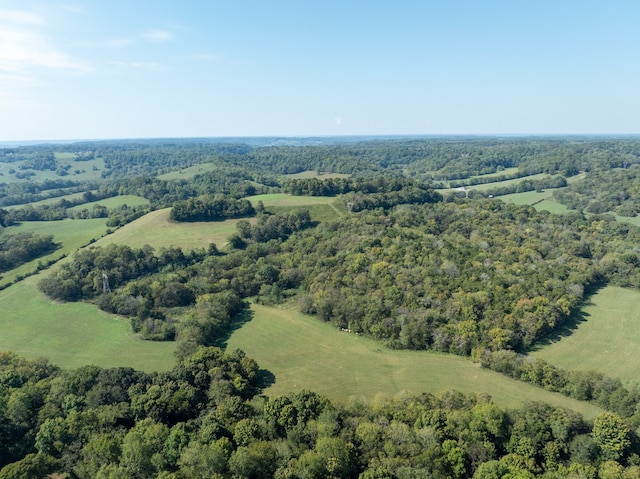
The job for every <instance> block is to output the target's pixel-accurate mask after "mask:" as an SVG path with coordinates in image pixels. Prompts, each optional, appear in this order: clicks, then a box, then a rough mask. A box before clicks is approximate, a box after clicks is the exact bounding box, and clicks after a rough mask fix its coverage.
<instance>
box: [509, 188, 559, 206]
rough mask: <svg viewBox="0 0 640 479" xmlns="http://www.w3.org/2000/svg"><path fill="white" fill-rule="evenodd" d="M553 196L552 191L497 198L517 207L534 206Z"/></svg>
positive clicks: (514, 194)
mask: <svg viewBox="0 0 640 479" xmlns="http://www.w3.org/2000/svg"><path fill="white" fill-rule="evenodd" d="M552 196H553V194H552V193H551V192H550V191H525V192H523V193H511V194H510V195H502V196H497V198H498V199H499V200H502V201H504V202H505V203H514V204H516V205H533V204H536V203H540V202H542V201H544V200H546V199H548V198H550V197H552Z"/></svg>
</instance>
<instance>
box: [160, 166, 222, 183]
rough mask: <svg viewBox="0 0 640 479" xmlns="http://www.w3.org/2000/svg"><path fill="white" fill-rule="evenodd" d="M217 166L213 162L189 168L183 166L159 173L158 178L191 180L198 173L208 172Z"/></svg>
mask: <svg viewBox="0 0 640 479" xmlns="http://www.w3.org/2000/svg"><path fill="white" fill-rule="evenodd" d="M216 168H217V166H216V165H214V164H213V163H201V164H199V165H193V166H189V167H188V168H182V169H181V170H176V171H170V172H169V173H165V174H163V175H158V178H160V179H162V180H190V179H191V178H193V177H194V176H196V175H200V174H202V173H208V172H210V171H213V170H215V169H216Z"/></svg>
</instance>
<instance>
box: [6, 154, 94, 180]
mask: <svg viewBox="0 0 640 479" xmlns="http://www.w3.org/2000/svg"><path fill="white" fill-rule="evenodd" d="M55 157H56V160H57V162H58V164H59V165H60V166H68V170H67V174H66V175H64V176H60V175H59V174H58V173H56V172H55V171H51V170H20V165H22V164H23V163H25V161H28V160H22V161H15V162H11V163H5V162H0V173H2V175H1V176H0V182H3V183H13V182H21V181H22V182H23V181H25V179H23V178H18V177H16V173H21V172H22V173H24V171H31V172H33V173H34V175H33V176H31V177H30V178H29V181H32V182H39V181H45V180H60V179H65V180H73V181H95V180H99V179H101V177H102V176H101V175H102V172H103V171H104V170H105V166H104V160H103V159H102V158H95V159H93V160H88V161H75V159H74V158H75V156H74V155H72V154H69V153H55ZM12 170H13V171H14V173H10V171H12Z"/></svg>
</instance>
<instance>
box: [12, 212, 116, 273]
mask: <svg viewBox="0 0 640 479" xmlns="http://www.w3.org/2000/svg"><path fill="white" fill-rule="evenodd" d="M5 231H6V232H7V233H8V234H13V233H35V234H40V235H45V234H51V235H53V240H54V241H55V242H56V243H60V244H61V246H60V248H58V249H57V250H55V251H53V252H52V253H49V254H48V255H45V256H42V257H40V258H37V259H35V260H33V261H29V262H28V263H25V264H23V265H21V266H19V267H17V268H15V269H12V270H11V271H7V272H6V273H3V274H2V278H1V279H0V285H3V284H7V283H8V282H11V281H13V280H14V279H15V278H16V277H18V276H24V275H26V274H28V273H31V272H32V271H34V269H35V268H36V266H37V264H38V263H39V262H42V263H46V262H48V261H50V260H55V259H58V258H61V257H62V256H63V255H70V254H72V253H73V252H75V251H76V250H77V249H78V248H80V247H82V246H84V245H86V244H88V243H89V242H91V241H92V240H95V239H98V238H100V237H101V236H104V235H105V234H106V232H107V226H106V224H105V219H104V218H93V219H86V220H60V221H24V222H22V223H20V224H18V225H16V226H11V227H9V228H6V229H5Z"/></svg>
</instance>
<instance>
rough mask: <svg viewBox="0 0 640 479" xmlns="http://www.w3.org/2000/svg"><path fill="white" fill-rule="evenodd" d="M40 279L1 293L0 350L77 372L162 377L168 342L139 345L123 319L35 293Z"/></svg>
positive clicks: (168, 355)
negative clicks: (109, 370)
mask: <svg viewBox="0 0 640 479" xmlns="http://www.w3.org/2000/svg"><path fill="white" fill-rule="evenodd" d="M43 274H47V273H46V272H44V273H40V274H38V275H35V276H31V277H29V278H27V279H25V280H23V281H20V282H19V283H17V284H14V285H12V286H10V287H8V288H7V289H5V290H3V291H0V304H2V315H0V350H3V351H14V352H15V353H18V354H20V355H22V356H24V357H26V358H32V359H33V358H37V357H46V358H48V359H49V360H50V361H51V362H52V363H53V364H57V365H59V366H62V367H65V368H76V367H80V366H83V365H85V364H94V365H97V366H101V367H116V366H128V367H133V368H137V369H141V370H144V371H164V370H167V369H170V368H171V366H172V365H173V362H174V357H173V351H174V349H175V343H173V342H152V341H143V340H140V339H138V338H137V337H136V336H135V335H134V334H133V333H132V331H131V326H130V324H129V321H128V320H127V319H123V318H119V317H117V316H114V315H112V314H108V313H105V312H103V311H100V310H99V309H98V308H97V307H96V306H94V305H92V304H88V303H55V302H52V301H50V300H49V299H47V298H46V297H45V296H44V295H43V294H42V293H41V292H40V291H39V290H38V288H37V283H38V281H39V280H40V279H41V278H42V275H43Z"/></svg>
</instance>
